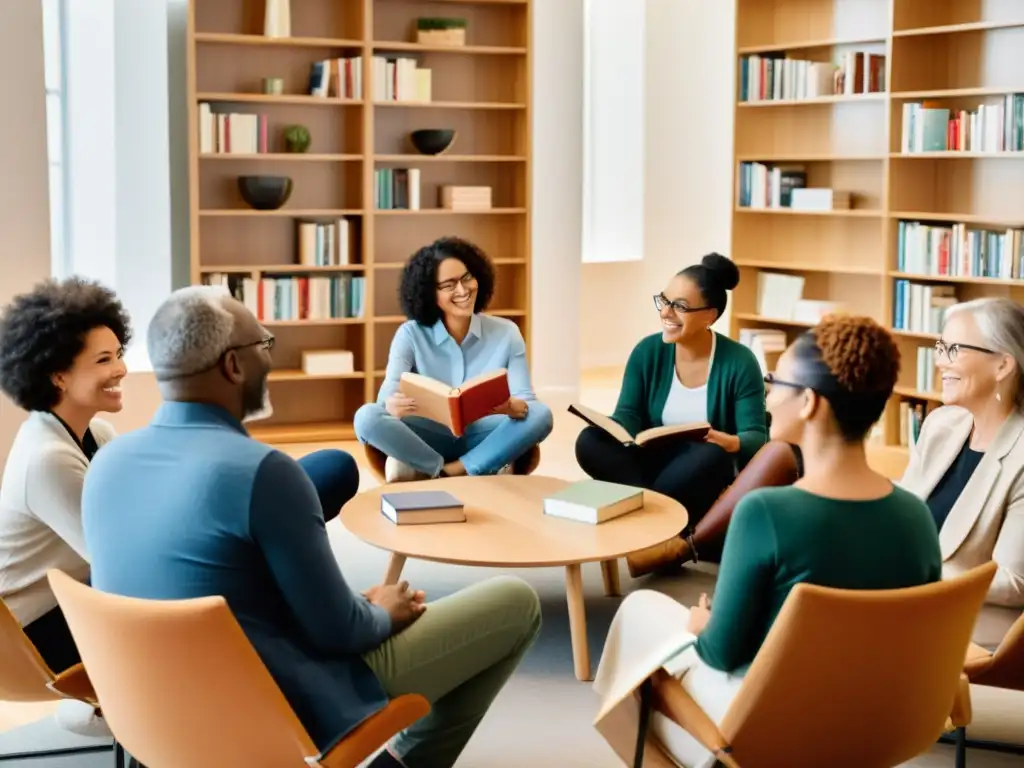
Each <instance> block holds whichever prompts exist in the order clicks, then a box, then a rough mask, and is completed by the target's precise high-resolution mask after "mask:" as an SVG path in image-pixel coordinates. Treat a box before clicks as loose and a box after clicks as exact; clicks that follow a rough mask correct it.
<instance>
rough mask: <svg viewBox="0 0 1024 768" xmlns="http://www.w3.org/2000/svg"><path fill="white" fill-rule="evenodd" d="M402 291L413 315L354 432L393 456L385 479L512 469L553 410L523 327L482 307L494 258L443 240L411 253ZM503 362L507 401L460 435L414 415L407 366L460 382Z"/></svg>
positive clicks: (547, 428) (547, 426) (544, 431)
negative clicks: (529, 358) (541, 396)
mask: <svg viewBox="0 0 1024 768" xmlns="http://www.w3.org/2000/svg"><path fill="white" fill-rule="evenodd" d="M399 294H400V299H401V303H402V310H403V311H404V312H405V314H406V316H407V317H409V320H408V321H407V322H405V323H403V324H402V325H401V326H399V328H398V330H397V331H396V332H395V336H394V338H393V339H392V341H391V351H390V353H389V354H388V366H387V372H386V374H385V379H384V383H383V385H382V386H381V388H380V392H379V394H378V396H377V402H375V403H367V404H366V405H364V406H362V407H361V408H360V409H359V410H358V411H357V412H356V416H355V431H356V436H357V437H358V438H359V440H360V441H361V442H363V443H367V444H369V445H372V446H373V447H374V448H376V449H377V450H379V451H380V452H381V453H383V454H384V455H385V456H387V461H386V462H385V468H384V469H385V480H386V481H387V482H389V483H391V482H399V481H404V480H415V479H419V478H427V477H440V476H447V477H454V476H459V475H492V474H496V473H498V472H501V471H504V470H505V469H507V468H509V467H511V466H512V464H513V463H514V462H515V461H516V460H517V459H519V458H520V457H522V456H525V455H526V454H527V453H528V452H529V451H530V449H531V448H533V447H534V446H536V445H538V444H539V443H540V442H541V441H542V440H544V438H546V437H547V436H548V434H550V432H551V427H552V416H551V410H550V409H549V408H548V407H547V406H546V405H544V404H543V403H541V402H540V401H539V400H537V398H536V395H535V394H534V392H533V387H532V385H531V383H530V370H529V366H528V365H527V362H526V343H525V342H524V341H523V336H522V333H520V331H519V326H517V325H516V324H515V323H513V322H512V321H511V320H506V319H504V318H500V317H493V316H491V315H486V314H483V312H484V310H485V309H487V305H488V304H489V303H490V301H491V297H492V296H493V294H494V267H493V266H492V265H491V262H490V259H488V258H487V256H486V254H484V252H483V251H482V250H480V249H479V248H478V247H477V246H475V245H473V244H472V243H469V242H467V241H465V240H461V239H459V238H455V237H445V238H441V239H440V240H437V241H436V242H434V243H431V244H430V245H428V246H425V247H423V248H421V249H420V250H419V251H417V252H416V253H415V254H413V256H412V257H411V258H410V259H409V261H408V263H406V265H405V268H404V270H403V271H402V282H401V287H400V290H399ZM501 368H505V369H507V371H508V383H509V390H510V391H511V395H512V396H511V398H510V399H509V400H508V402H506V403H505V404H503V405H502V406H501V407H499V408H498V409H496V411H495V413H494V415H492V416H487V417H485V418H483V419H480V420H478V421H476V422H474V423H473V424H470V425H469V427H468V428H467V430H466V433H465V435H463V436H461V437H456V436H455V435H454V434H453V433H452V432H451V431H450V430H449V429H448V428H447V427H445V426H443V425H441V424H438V423H437V422H435V421H431V420H430V419H427V418H424V417H420V416H417V413H416V402H415V401H414V400H413V399H412V398H410V397H407V396H406V395H405V394H404V393H403V392H402V390H401V376H402V374H403V373H406V372H410V371H414V372H416V373H419V374H421V375H424V376H429V377H431V378H433V379H436V380H438V381H441V382H444V383H445V384H447V385H449V386H452V387H458V386H459V385H461V384H462V383H463V382H465V381H467V380H468V379H472V378H474V377H476V376H479V375H481V374H484V373H488V372H490V371H495V370H498V369H501Z"/></svg>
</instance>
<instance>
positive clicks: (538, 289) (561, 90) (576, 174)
mask: <svg viewBox="0 0 1024 768" xmlns="http://www.w3.org/2000/svg"><path fill="white" fill-rule="evenodd" d="M533 14H534V19H533V35H534V39H533V42H534V59H533V75H534V77H533V232H532V250H533V254H532V255H533V267H532V269H533V279H532V291H533V302H532V307H531V326H532V334H531V336H532V339H531V349H532V360H531V362H532V368H533V383H534V387H535V388H536V390H537V392H538V395H539V396H540V397H542V398H544V399H546V400H548V401H552V407H560V406H561V405H562V404H563V402H564V401H567V400H570V399H575V396H576V392H577V389H578V387H579V372H580V366H579V360H580V353H579V349H580V335H579V333H578V330H577V327H576V323H575V322H573V321H574V320H575V318H577V317H578V316H579V312H580V258H581V253H582V245H581V237H582V216H583V208H582V200H583V197H582V178H583V153H582V143H583V0H557V1H556V0H535V2H534V9H533Z"/></svg>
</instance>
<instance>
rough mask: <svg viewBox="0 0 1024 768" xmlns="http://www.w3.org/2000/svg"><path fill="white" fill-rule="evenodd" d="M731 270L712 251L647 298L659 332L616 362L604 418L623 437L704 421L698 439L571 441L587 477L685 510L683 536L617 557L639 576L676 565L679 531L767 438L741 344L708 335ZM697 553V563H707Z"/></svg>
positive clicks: (760, 397) (592, 430) (751, 361)
mask: <svg viewBox="0 0 1024 768" xmlns="http://www.w3.org/2000/svg"><path fill="white" fill-rule="evenodd" d="M738 283H739V270H738V269H737V268H736V265H735V264H733V263H732V261H730V260H729V259H727V258H726V257H724V256H721V255H719V254H717V253H711V254H708V255H707V256H705V257H704V258H703V259H702V260H701V263H700V264H694V265H692V266H689V267H687V268H686V269H684V270H682V271H681V272H679V273H678V274H677V275H676V276H675V277H673V278H672V280H670V281H669V284H668V285H667V286H666V287H665V290H664V291H662V292H661V293H660V294H658V295H657V296H655V297H654V306H655V308H656V309H657V310H658V313H659V315H660V316H661V333H658V334H654V335H651V336H648V337H646V338H644V339H643V340H642V341H641V342H640V343H639V344H637V346H636V348H635V349H634V350H633V352H632V354H631V355H630V357H629V361H628V362H627V363H626V372H625V376H624V378H623V380H622V388H621V390H620V394H619V400H618V404H617V405H616V407H615V411H614V412H613V413H612V418H613V419H614V420H615V421H617V422H618V423H619V424H621V425H622V426H623V427H625V428H626V430H627V431H628V432H629V433H630V434H633V435H636V434H637V433H638V432H640V431H642V430H645V429H649V428H651V427H658V426H662V425H665V426H669V425H677V424H688V423H694V422H707V423H709V424H710V425H711V431H710V432H709V433H708V435H707V438H706V440H705V441H704V442H694V441H687V440H681V439H678V438H664V439H661V440H659V441H655V442H652V443H650V444H648V445H645V446H643V447H637V446H626V445H623V444H622V443H621V442H619V441H618V440H617V439H615V438H614V437H612V436H611V435H609V434H608V433H607V432H605V431H604V430H601V429H599V428H597V427H587V428H586V429H584V430H583V432H582V433H580V436H579V438H578V439H577V441H576V459H577V461H578V462H579V465H580V467H581V468H582V469H583V471H584V472H586V473H587V474H588V475H590V477H593V478H595V479H598V480H606V481H609V482H614V483H623V484H625V485H633V486H639V487H643V488H648V489H651V490H654V491H658V492H659V493H663V494H665V495H666V496H670V497H672V498H673V499H676V500H677V501H678V502H680V503H681V504H682V505H683V506H685V507H686V510H687V513H688V516H689V521H688V529H687V531H683V532H681V534H680V536H679V537H676V538H674V539H672V540H671V541H668V542H665V543H664V544H660V545H658V546H656V547H652V548H650V549H647V550H643V551H641V552H637V553H634V554H633V555H631V556H630V557H629V558H627V564H628V566H629V571H630V574H632V575H633V576H634V577H637V576H641V575H643V574H645V573H649V572H651V571H653V570H656V569H659V568H665V567H668V566H670V565H673V564H676V563H679V562H681V558H682V556H683V553H684V549H685V548H686V541H685V540H684V538H683V537H685V536H687V535H688V533H689V530H690V529H692V527H693V526H695V525H696V524H697V522H698V521H699V520H700V519H701V517H702V516H703V515H704V513H705V512H707V510H708V509H709V508H710V507H711V505H712V504H713V503H714V501H715V499H716V498H718V496H719V494H720V493H721V492H722V491H723V490H725V488H726V487H728V485H729V484H730V483H731V482H732V481H733V479H734V478H735V476H736V473H737V471H739V470H740V469H742V468H743V467H744V466H745V465H746V464H747V462H748V461H749V460H750V459H751V457H752V456H753V455H754V454H755V453H756V452H757V451H758V449H759V448H760V447H761V446H762V445H764V443H765V441H766V439H767V423H766V413H765V395H764V382H763V381H762V377H761V368H760V366H759V365H758V363H757V360H756V359H755V357H754V355H753V353H751V351H750V350H749V349H747V348H746V347H745V346H743V345H741V344H739V343H737V342H735V341H733V340H731V339H729V338H728V337H726V336H723V335H720V334H718V333H716V332H715V331H713V330H711V325H712V324H713V323H714V322H715V321H716V320H717V319H718V318H719V317H721V315H722V313H723V312H724V311H725V307H726V291H730V290H732V289H733V288H735V287H736V285H737V284H738ZM716 554H717V553H714V552H708V551H702V553H701V555H702V559H717V558H716Z"/></svg>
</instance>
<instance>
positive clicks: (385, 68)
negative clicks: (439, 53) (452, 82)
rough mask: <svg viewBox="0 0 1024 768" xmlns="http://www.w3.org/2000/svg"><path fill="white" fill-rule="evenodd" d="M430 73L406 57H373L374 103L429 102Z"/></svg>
mask: <svg viewBox="0 0 1024 768" xmlns="http://www.w3.org/2000/svg"><path fill="white" fill-rule="evenodd" d="M431 80H432V76H431V71H430V70H429V69H426V68H424V67H420V66H419V65H418V63H417V61H416V59H413V58H409V57H407V56H397V57H391V56H374V57H373V100H374V101H420V102H425V101H430V100H431Z"/></svg>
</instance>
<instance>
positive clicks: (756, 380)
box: [612, 333, 768, 469]
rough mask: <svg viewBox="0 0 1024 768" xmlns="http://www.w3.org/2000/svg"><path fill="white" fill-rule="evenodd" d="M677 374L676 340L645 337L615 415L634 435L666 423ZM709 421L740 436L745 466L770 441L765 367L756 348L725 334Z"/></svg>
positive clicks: (713, 376) (714, 369) (714, 370)
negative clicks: (667, 404) (762, 365)
mask: <svg viewBox="0 0 1024 768" xmlns="http://www.w3.org/2000/svg"><path fill="white" fill-rule="evenodd" d="M675 375H676V357H675V344H666V343H665V342H664V341H662V339H661V334H660V333H655V334H652V335H650V336H647V337H646V338H644V339H642V340H641V341H640V343H639V344H637V345H636V347H634V349H633V352H632V354H630V356H629V362H627V363H626V373H625V376H624V377H623V379H622V391H621V392H620V393H619V402H618V403H617V404H616V406H615V412H614V413H613V414H612V418H613V419H615V421H617V422H619V424H621V425H622V426H623V427H625V428H626V429H627V430H628V431H629V433H630V434H631V435H633V436H636V434H637V433H638V432H642V431H643V430H645V429H650V428H651V427H660V426H662V423H661V414H662V411H664V410H665V401H666V400H668V393H669V390H670V389H671V387H672V379H673V377H674V376H675ZM708 423H709V424H711V428H712V429H715V430H717V431H719V432H725V433H726V434H729V435H736V436H737V437H739V439H740V450H739V453H738V454H737V456H736V463H737V466H738V468H739V469H742V468H743V467H745V466H746V465H747V462H748V461H750V459H751V457H752V456H753V455H754V454H755V453H757V451H758V449H759V448H760V447H761V446H762V445H764V444H765V442H766V441H767V440H768V429H767V413H766V411H765V405H764V377H763V376H762V375H761V366H760V365H758V363H757V358H756V357H754V353H753V352H751V351H750V350H749V349H747V348H746V347H745V346H743V345H742V344H740V343H739V342H736V341H733V340H732V339H730V338H729V337H728V336H722V335H721V334H717V340H716V342H715V358H714V360H713V361H712V363H711V373H710V374H709V375H708Z"/></svg>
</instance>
